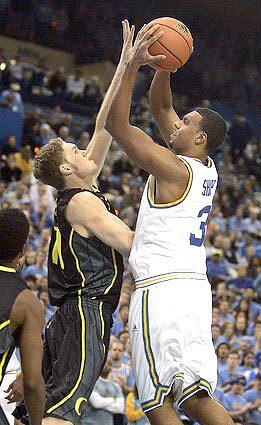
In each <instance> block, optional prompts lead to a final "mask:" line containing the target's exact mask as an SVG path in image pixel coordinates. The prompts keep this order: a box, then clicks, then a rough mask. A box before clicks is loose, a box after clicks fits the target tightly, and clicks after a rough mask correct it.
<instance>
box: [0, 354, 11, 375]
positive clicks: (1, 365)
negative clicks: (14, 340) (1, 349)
mask: <svg viewBox="0 0 261 425" xmlns="http://www.w3.org/2000/svg"><path fill="white" fill-rule="evenodd" d="M9 351H10V347H9V348H8V349H7V350H6V352H5V353H4V355H3V357H2V360H1V363H0V382H1V381H2V379H3V369H4V366H5V361H6V358H7V356H8V353H9Z"/></svg>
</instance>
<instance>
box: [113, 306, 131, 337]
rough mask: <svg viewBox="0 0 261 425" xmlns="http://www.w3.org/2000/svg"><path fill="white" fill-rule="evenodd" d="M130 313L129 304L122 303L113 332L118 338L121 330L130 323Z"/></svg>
mask: <svg viewBox="0 0 261 425" xmlns="http://www.w3.org/2000/svg"><path fill="white" fill-rule="evenodd" d="M128 315H129V305H128V304H122V305H121V306H120V307H119V316H118V318H117V319H116V320H115V322H114V325H113V328H112V333H113V334H114V335H115V336H116V337H117V338H118V337H119V334H120V332H121V331H122V330H123V329H125V328H126V326H127V323H128Z"/></svg>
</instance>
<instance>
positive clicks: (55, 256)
mask: <svg viewBox="0 0 261 425" xmlns="http://www.w3.org/2000/svg"><path fill="white" fill-rule="evenodd" d="M54 231H55V233H56V236H55V243H54V246H53V251H52V260H53V263H54V264H56V265H58V262H60V266H61V269H62V270H64V262H63V256H62V236H61V232H60V229H59V227H57V226H54Z"/></svg>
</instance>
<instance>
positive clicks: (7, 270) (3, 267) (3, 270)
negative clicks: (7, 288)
mask: <svg viewBox="0 0 261 425" xmlns="http://www.w3.org/2000/svg"><path fill="white" fill-rule="evenodd" d="M0 271H1V272H7V273H16V270H15V269H13V268H12V267H7V266H0Z"/></svg>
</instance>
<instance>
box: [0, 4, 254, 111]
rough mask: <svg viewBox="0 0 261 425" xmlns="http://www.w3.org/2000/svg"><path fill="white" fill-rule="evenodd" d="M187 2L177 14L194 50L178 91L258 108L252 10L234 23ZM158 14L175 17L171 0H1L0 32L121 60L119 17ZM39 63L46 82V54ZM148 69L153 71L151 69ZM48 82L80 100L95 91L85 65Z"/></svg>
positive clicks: (84, 58) (139, 19) (91, 57)
mask: <svg viewBox="0 0 261 425" xmlns="http://www.w3.org/2000/svg"><path fill="white" fill-rule="evenodd" d="M183 3H184V2H180V1H177V0H176V1H175V9H174V10H175V17H176V18H178V19H181V20H184V23H185V24H187V25H188V26H189V27H190V29H191V32H192V34H193V36H194V43H195V50H194V53H193V55H192V57H191V59H190V60H189V62H188V63H187V65H186V67H184V68H182V70H181V72H180V74H179V76H177V82H178V84H177V85H178V88H179V91H180V93H181V94H184V93H188V92H189V93H190V98H191V99H193V101H194V102H197V101H200V100H202V99H204V98H206V97H208V98H209V99H210V100H218V101H219V100H222V102H227V103H229V102H232V101H233V103H234V105H241V106H242V105H246V104H248V105H251V107H254V105H255V104H257V102H258V98H259V97H260V88H259V87H260V84H259V82H260V80H259V75H260V74H259V71H260V63H259V61H258V51H257V49H258V33H257V32H256V31H255V28H254V26H252V25H251V23H250V22H251V19H252V18H253V16H254V13H253V11H252V9H251V8H250V9H249V25H247V23H246V22H245V21H244V20H243V22H242V24H241V25H240V24H239V23H238V22H236V21H235V23H233V22H231V21H230V20H229V19H228V18H227V17H226V16H223V17H222V25H221V22H220V19H219V17H216V18H214V17H213V16H211V13H208V10H206V11H205V13H204V10H202V11H201V12H200V10H201V9H200V8H199V7H198V6H199V5H198V4H197V3H196V2H195V6H196V7H193V6H192V7H189V8H188V7H186V6H184V4H183ZM190 3H191V4H192V3H193V1H192V0H191V1H190ZM206 8H207V9H208V6H207V5H206ZM157 16H173V4H172V3H171V2H170V3H169V4H167V2H165V4H164V7H163V5H162V2H161V1H154V7H153V8H148V7H147V4H146V2H145V0H132V1H130V2H121V1H120V0H114V1H113V2H111V3H110V7H108V5H107V2H106V1H105V0H97V1H96V2H95V7H94V6H93V2H91V1H90V0H79V1H78V3H77V8H76V7H75V4H74V2H73V1H71V0H66V1H61V0H40V1H39V0H37V1H36V0H29V1H23V0H3V1H2V2H0V28H1V29H0V31H1V33H3V34H6V35H9V36H11V37H17V38H19V39H24V40H27V41H32V42H36V43H39V44H44V45H47V46H50V47H56V48H60V49H62V50H66V49H67V50H68V51H70V52H72V51H73V52H75V57H76V63H77V64H84V63H90V62H97V61H102V60H110V61H112V62H114V63H116V62H117V60H118V57H119V52H120V47H121V43H120V39H121V35H120V32H121V25H120V22H121V20H122V19H125V18H128V19H129V20H130V22H131V23H133V24H135V25H136V28H137V29H139V28H140V27H141V26H142V25H143V24H144V22H149V21H150V20H151V19H154V18H155V17H157ZM242 16H244V13H243V12H242ZM232 25H233V31H232V30H231V26H232ZM239 39H240V43H238V40H239ZM224 46H227V48H224ZM0 56H1V53H0ZM38 65H39V66H38V71H37V72H36V73H35V74H34V76H33V85H37V86H45V84H46V81H44V80H45V76H46V72H47V71H48V70H47V69H46V64H45V61H44V60H40V61H39V64H38ZM47 65H48V64H47ZM145 72H146V73H147V74H148V75H150V71H149V69H148V68H146V71H145ZM16 77H18V78H19V79H20V78H21V73H20V74H19V72H17V75H16ZM75 78H76V79H77V80H75ZM26 84H27V83H26ZM30 84H31V83H30ZM26 88H27V89H30V86H28V85H27V86H26ZM47 88H49V89H50V90H54V91H55V92H56V93H57V94H59V95H60V94H64V92H66V94H67V95H68V93H70V96H71V98H72V99H73V100H75V99H76V98H77V100H80V101H81V102H82V101H85V100H86V99H87V97H88V96H89V94H88V91H90V92H91V97H92V95H93V86H92V85H91V87H90V88H87V89H86V90H85V88H84V82H83V80H82V76H81V73H80V72H77V74H76V75H75V76H71V78H69V79H67V78H66V77H65V75H64V71H63V70H60V69H57V71H56V72H55V73H54V75H53V76H52V78H51V81H49V82H48V84H47ZM71 89H72V90H71ZM56 93H55V94H56Z"/></svg>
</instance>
